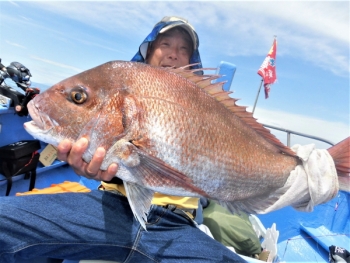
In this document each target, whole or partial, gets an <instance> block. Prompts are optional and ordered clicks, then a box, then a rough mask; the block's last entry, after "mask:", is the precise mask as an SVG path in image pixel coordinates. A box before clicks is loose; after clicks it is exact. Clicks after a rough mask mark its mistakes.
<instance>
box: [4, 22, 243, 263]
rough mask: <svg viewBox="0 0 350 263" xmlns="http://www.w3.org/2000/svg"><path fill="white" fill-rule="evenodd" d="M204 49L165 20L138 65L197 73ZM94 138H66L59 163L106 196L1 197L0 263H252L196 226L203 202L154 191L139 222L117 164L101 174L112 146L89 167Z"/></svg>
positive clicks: (182, 25) (189, 30)
mask: <svg viewBox="0 0 350 263" xmlns="http://www.w3.org/2000/svg"><path fill="white" fill-rule="evenodd" d="M198 46H199V41H198V36H197V34H196V32H195V30H194V28H193V27H192V26H191V25H190V24H189V23H188V22H187V20H185V19H182V18H178V17H164V18H163V19H162V20H161V21H160V22H159V23H157V24H156V25H155V27H154V28H153V30H152V32H151V33H150V34H149V35H148V36H147V37H146V39H145V41H144V42H143V43H142V44H141V46H140V48H139V51H138V52H137V54H136V55H135V56H134V58H133V59H132V61H136V62H143V63H147V64H149V65H152V66H156V67H175V68H179V67H183V66H186V65H188V64H194V65H192V66H191V68H192V69H199V68H201V60H200V55H199V51H198ZM198 72H199V74H201V73H202V72H201V71H200V70H198ZM75 99H77V100H78V99H81V97H76V98H75ZM89 139H91V138H85V137H83V138H81V139H79V140H78V141H77V142H75V143H72V142H71V140H63V141H61V142H60V143H59V145H58V158H59V159H60V160H63V161H67V162H68V163H69V164H70V165H71V166H72V168H73V169H74V171H75V172H76V173H77V174H79V175H82V176H85V177H87V178H91V179H95V180H101V181H102V184H101V187H100V190H101V191H97V190H96V191H92V192H91V193H66V194H55V195H31V196H23V197H7V198H6V199H3V200H1V201H0V215H1V219H0V262H8V263H10V262H15V259H16V258H17V257H23V258H35V257H42V256H44V257H51V258H62V259H63V258H65V259H74V260H80V259H102V260H114V261H117V262H143V263H144V262H165V263H168V262H169V263H170V262H174V263H179V262H198V263H202V262H208V263H209V262H210V263H211V262H245V261H244V260H243V259H242V258H241V257H239V256H238V255H236V254H234V253H233V252H231V251H230V250H228V249H227V248H226V247H224V246H223V245H222V244H220V243H219V242H217V241H215V240H214V239H212V238H210V237H209V236H207V235H206V234H205V233H203V232H202V231H201V230H199V229H198V228H197V227H196V223H195V222H194V216H195V215H194V213H193V212H194V211H195V210H196V208H197V206H198V198H197V197H181V196H171V195H165V194H160V193H155V195H154V197H153V199H152V207H151V209H150V211H149V213H148V216H147V218H146V220H145V221H147V223H146V224H145V222H140V220H139V221H138V220H136V219H135V217H134V214H133V211H132V210H131V209H130V205H129V203H128V200H127V198H126V197H125V196H126V189H125V187H124V185H123V181H122V180H121V179H119V178H117V177H115V175H116V173H117V171H118V165H117V164H116V163H113V164H110V165H109V166H108V168H107V169H105V170H101V169H100V167H101V165H102V163H103V160H104V158H105V156H106V149H105V148H104V147H98V148H97V149H96V151H95V152H94V154H93V156H92V158H91V161H90V162H89V163H87V162H85V161H83V158H82V156H83V154H84V152H85V151H86V150H87V149H88V146H89V143H90V141H91V140H89ZM141 203H142V202H141ZM141 205H142V204H141ZM136 209H137V208H136ZM138 219H139V218H138ZM141 221H142V220H141ZM142 226H143V227H142Z"/></svg>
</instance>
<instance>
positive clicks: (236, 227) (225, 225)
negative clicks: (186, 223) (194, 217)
mask: <svg viewBox="0 0 350 263" xmlns="http://www.w3.org/2000/svg"><path fill="white" fill-rule="evenodd" d="M203 219H204V222H203V224H204V225H206V226H207V227H208V228H209V229H210V231H211V233H212V234H213V236H214V238H215V240H217V241H219V242H220V243H222V244H223V245H225V246H229V247H233V248H234V249H235V250H236V252H237V253H238V254H241V255H245V256H252V255H254V254H260V253H261V244H260V241H259V239H258V237H257V235H256V234H255V232H254V229H253V227H252V224H251V223H250V221H249V218H248V215H247V214H245V213H243V212H242V213H241V214H240V215H238V214H235V215H233V214H231V213H230V212H229V211H228V210H227V209H226V208H224V207H222V206H220V205H219V204H217V203H216V202H215V201H212V200H210V203H209V205H208V206H207V207H206V208H204V209H203Z"/></svg>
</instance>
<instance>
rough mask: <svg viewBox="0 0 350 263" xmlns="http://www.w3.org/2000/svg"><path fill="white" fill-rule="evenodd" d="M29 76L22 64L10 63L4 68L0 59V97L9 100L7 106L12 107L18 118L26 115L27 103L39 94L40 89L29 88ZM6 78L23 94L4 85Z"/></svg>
mask: <svg viewBox="0 0 350 263" xmlns="http://www.w3.org/2000/svg"><path fill="white" fill-rule="evenodd" d="M31 76H32V74H31V73H30V71H29V69H28V68H27V67H25V66H24V65H23V64H21V63H19V62H11V64H10V65H9V66H8V67H5V66H4V65H3V64H2V63H1V59H0V95H3V96H5V97H7V98H9V99H11V103H10V105H9V106H12V107H14V108H15V113H16V114H17V115H19V116H27V115H28V108H27V104H28V102H29V101H30V100H31V99H33V98H34V97H35V96H36V95H37V94H39V93H40V89H38V88H31V87H30V85H31V82H30V77H31ZM6 78H10V79H11V80H12V81H14V82H15V83H16V85H17V87H19V88H20V89H22V90H23V91H24V94H23V93H21V92H19V91H17V90H15V89H13V88H11V87H9V86H8V85H6V83H5V81H4V80H5V79H6Z"/></svg>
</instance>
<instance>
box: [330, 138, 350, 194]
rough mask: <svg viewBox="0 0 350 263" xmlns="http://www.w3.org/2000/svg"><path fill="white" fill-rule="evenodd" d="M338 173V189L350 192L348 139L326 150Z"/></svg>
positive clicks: (349, 149)
mask: <svg viewBox="0 0 350 263" xmlns="http://www.w3.org/2000/svg"><path fill="white" fill-rule="evenodd" d="M328 152H329V154H330V155H331V156H332V158H333V161H334V164H335V168H336V169H337V173H338V181H339V188H340V190H343V191H350V137H348V138H346V139H344V140H342V141H341V142H339V143H337V144H336V145H334V146H332V147H331V148H329V149H328Z"/></svg>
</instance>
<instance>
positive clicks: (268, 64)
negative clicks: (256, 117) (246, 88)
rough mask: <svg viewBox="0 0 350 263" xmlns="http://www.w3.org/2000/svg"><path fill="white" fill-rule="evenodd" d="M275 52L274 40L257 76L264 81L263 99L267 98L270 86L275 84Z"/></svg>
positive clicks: (275, 44)
mask: <svg viewBox="0 0 350 263" xmlns="http://www.w3.org/2000/svg"><path fill="white" fill-rule="evenodd" d="M276 52H277V40H276V38H275V39H274V41H273V44H272V47H271V49H270V51H269V53H268V54H267V56H266V58H265V60H264V62H263V63H262V64H261V66H260V68H259V70H258V74H259V75H260V76H261V77H262V78H263V80H264V88H265V99H267V98H268V97H269V92H270V85H271V84H273V83H275V81H276V79H277V76H276Z"/></svg>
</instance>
